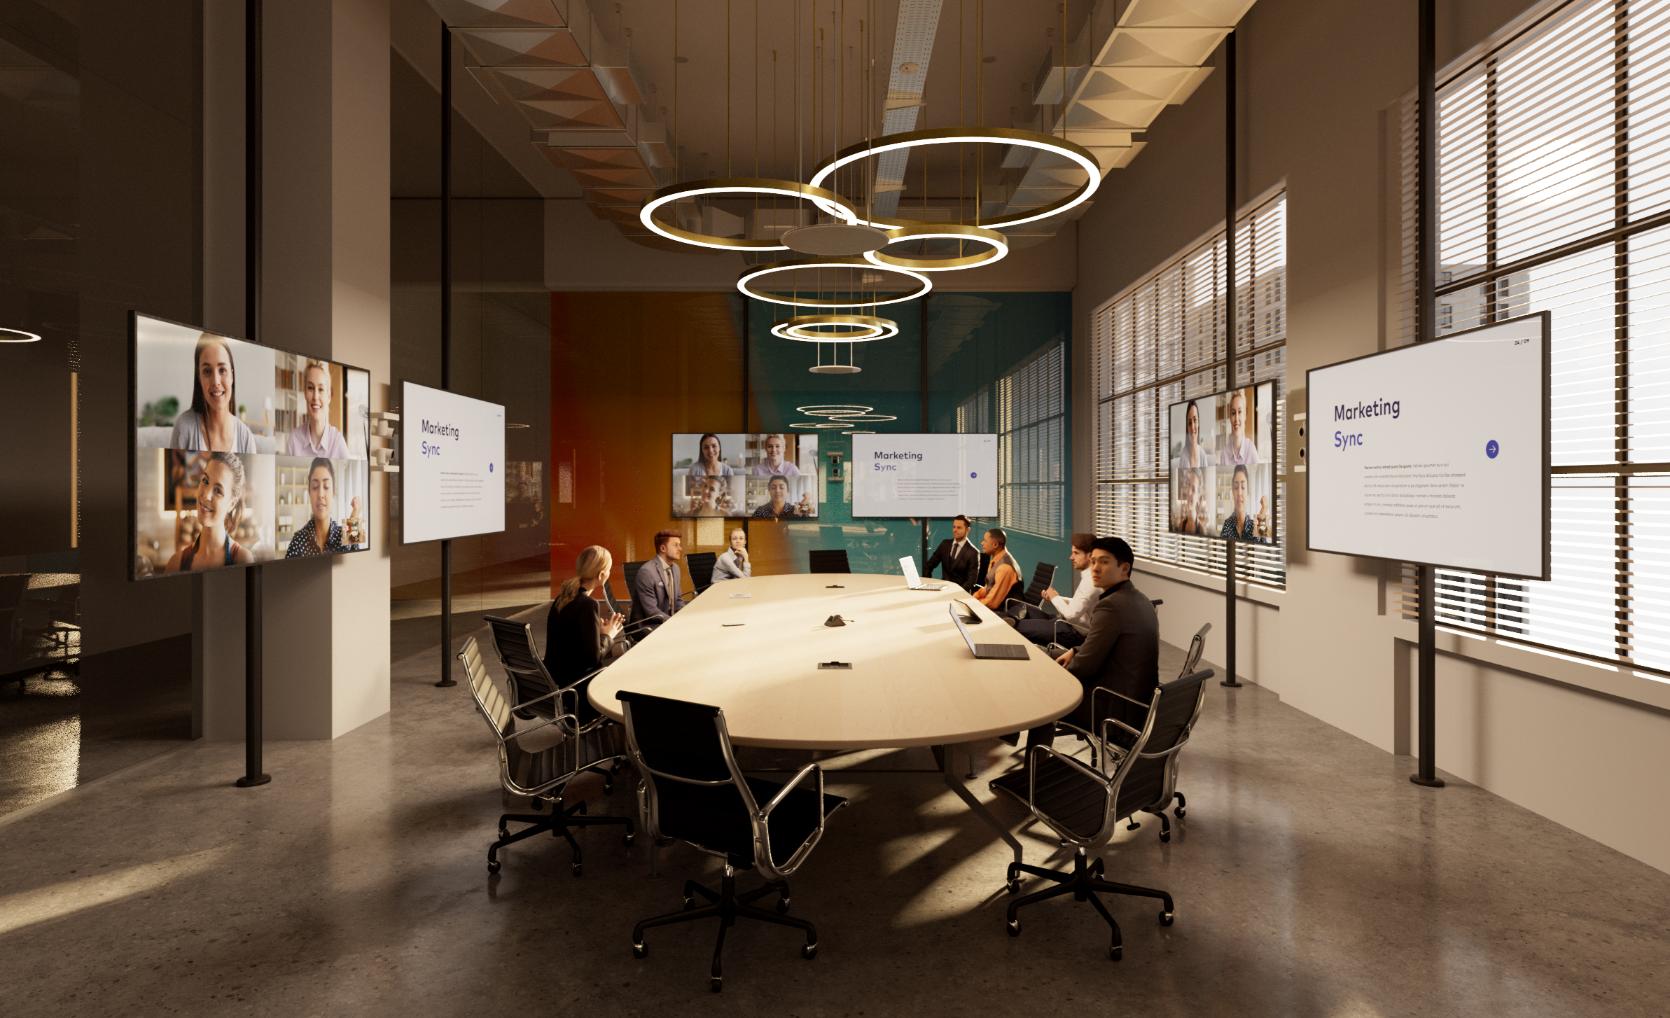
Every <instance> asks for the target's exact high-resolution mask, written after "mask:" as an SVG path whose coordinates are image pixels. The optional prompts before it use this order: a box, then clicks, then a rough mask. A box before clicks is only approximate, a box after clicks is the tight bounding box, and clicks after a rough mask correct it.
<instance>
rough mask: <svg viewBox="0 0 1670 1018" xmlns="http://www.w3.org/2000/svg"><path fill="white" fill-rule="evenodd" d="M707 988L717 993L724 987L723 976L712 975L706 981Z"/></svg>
mask: <svg viewBox="0 0 1670 1018" xmlns="http://www.w3.org/2000/svg"><path fill="white" fill-rule="evenodd" d="M707 988H708V989H710V990H712V991H713V992H714V993H718V992H719V991H720V990H723V989H724V988H725V977H724V976H712V977H710V978H709V979H708V981H707Z"/></svg>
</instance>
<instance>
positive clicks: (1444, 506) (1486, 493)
mask: <svg viewBox="0 0 1670 1018" xmlns="http://www.w3.org/2000/svg"><path fill="white" fill-rule="evenodd" d="M1548 369H1549V317H1548V313H1547V312H1543V313H1540V314H1535V315H1526V316H1525V317H1523V318H1514V319H1510V320H1508V321H1505V322H1498V323H1496V324H1494V325H1487V326H1485V327H1483V328H1479V329H1472V330H1469V331H1467V332H1458V333H1454V334H1452V335H1449V336H1445V337H1444V338H1443V339H1437V340H1433V341H1432V342H1430V343H1421V344H1418V345H1415V346H1407V347H1402V348H1400V349H1397V350H1390V351H1387V352H1385V353H1378V354H1371V355H1370V356H1368V357H1362V358H1358V359H1356V360H1350V361H1345V362H1343V363H1340V364H1333V365H1329V366H1327V367H1322V368H1312V369H1311V370H1310V372H1309V373H1308V374H1307V386H1308V404H1309V405H1308V410H1307V413H1306V421H1307V422H1308V423H1309V425H1310V455H1309V457H1308V458H1309V462H1310V484H1309V486H1308V487H1309V492H1310V494H1309V504H1308V512H1307V513H1306V515H1307V516H1308V517H1309V520H1310V523H1309V527H1308V534H1307V543H1308V546H1309V547H1310V548H1311V550H1313V551H1328V552H1336V553H1339V554H1342V555H1361V556H1365V557H1370V558H1384V559H1395V560H1398V561H1403V562H1416V563H1422V564H1426V565H1434V566H1445V567H1449V568H1454V569H1470V570H1475V571H1478V572H1485V573H1495V574H1497V575H1499V576H1513V577H1524V578H1529V579H1542V580H1546V579H1547V578H1548V575H1549V546H1548V526H1549V484H1548V477H1549V442H1548V406H1549V393H1548Z"/></svg>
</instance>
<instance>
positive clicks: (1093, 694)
mask: <svg viewBox="0 0 1670 1018" xmlns="http://www.w3.org/2000/svg"><path fill="white" fill-rule="evenodd" d="M1103 693H1106V694H1107V695H1109V696H1117V697H1119V699H1121V700H1124V701H1125V702H1126V703H1128V704H1130V705H1131V706H1133V707H1140V708H1142V709H1143V711H1145V712H1146V711H1147V710H1148V704H1146V703H1143V702H1142V701H1141V700H1133V699H1131V698H1130V697H1128V696H1126V695H1125V694H1124V693H1121V692H1119V690H1117V689H1112V688H1109V687H1107V686H1097V687H1096V688H1094V689H1092V690H1091V691H1090V716H1091V717H1093V718H1097V717H1101V716H1102V715H1101V714H1100V713H1098V712H1097V710H1096V703H1097V700H1096V698H1097V697H1098V696H1101V695H1102V694H1103Z"/></svg>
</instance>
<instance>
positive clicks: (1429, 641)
mask: <svg viewBox="0 0 1670 1018" xmlns="http://www.w3.org/2000/svg"><path fill="white" fill-rule="evenodd" d="M1435 5H1436V0H1421V13H1420V19H1419V20H1420V25H1419V32H1420V39H1419V40H1418V42H1417V49H1418V50H1419V51H1420V52H1419V56H1418V57H1417V62H1418V63H1419V68H1418V71H1417V73H1418V74H1419V75H1420V81H1419V82H1418V87H1419V89H1420V108H1419V109H1418V110H1417V111H1416V124H1415V287H1416V289H1415V342H1417V343H1425V342H1428V341H1430V340H1431V339H1432V338H1433V337H1434V335H1435V334H1436V333H1437V310H1436V307H1435V301H1436V292H1437V289H1438V204H1437V202H1436V200H1435V195H1434V193H1433V192H1434V187H1435V184H1436V181H1437V176H1438V157H1437V152H1438V146H1437V137H1436V134H1437V127H1438V106H1437V101H1438V86H1437V48H1438V46H1437V11H1436V9H1435ZM1416 568H1417V569H1418V570H1419V574H1420V579H1419V592H1420V599H1421V607H1420V614H1419V616H1418V621H1417V623H1416V627H1417V629H1418V631H1419V639H1420V643H1419V649H1418V650H1417V651H1416V655H1415V657H1416V665H1415V675H1416V678H1415V686H1416V692H1415V697H1416V701H1417V702H1416V704H1415V710H1416V712H1417V718H1418V728H1419V735H1418V737H1419V739H1420V745H1419V747H1418V748H1417V753H1418V757H1417V760H1416V770H1415V773H1414V774H1411V775H1409V780H1410V781H1413V782H1414V783H1415V784H1417V785H1425V786H1426V787H1428V788H1443V787H1444V779H1443V778H1440V777H1439V776H1438V771H1437V765H1436V763H1435V762H1434V757H1435V756H1436V755H1437V749H1436V746H1435V743H1436V742H1437V741H1438V721H1437V705H1436V704H1435V703H1433V700H1434V699H1436V697H1437V687H1438V682H1437V637H1438V633H1437V630H1438V626H1437V614H1436V606H1435V605H1434V604H1433V599H1434V597H1436V596H1437V592H1436V590H1435V589H1434V588H1435V587H1436V584H1435V583H1434V582H1433V575H1432V567H1431V566H1429V565H1421V566H1417V567H1416Z"/></svg>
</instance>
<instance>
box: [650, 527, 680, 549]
mask: <svg viewBox="0 0 1670 1018" xmlns="http://www.w3.org/2000/svg"><path fill="white" fill-rule="evenodd" d="M679 536H680V534H679V532H678V531H676V530H657V531H656V532H655V553H656V554H657V555H659V554H661V549H663V548H665V547H667V542H668V541H671V540H672V539H673V538H675V537H679Z"/></svg>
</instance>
